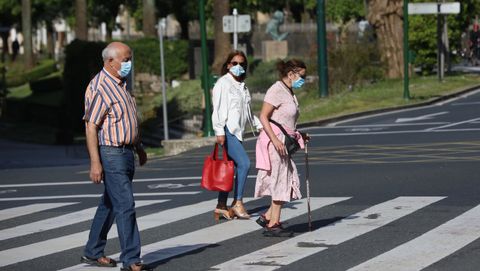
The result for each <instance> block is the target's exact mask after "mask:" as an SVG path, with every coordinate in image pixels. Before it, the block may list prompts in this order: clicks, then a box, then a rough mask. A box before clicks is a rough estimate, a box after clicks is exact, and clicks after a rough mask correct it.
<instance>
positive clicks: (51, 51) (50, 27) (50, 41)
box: [46, 21, 55, 58]
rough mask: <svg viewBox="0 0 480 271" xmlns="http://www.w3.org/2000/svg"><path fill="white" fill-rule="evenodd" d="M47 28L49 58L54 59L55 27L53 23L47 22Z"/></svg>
mask: <svg viewBox="0 0 480 271" xmlns="http://www.w3.org/2000/svg"><path fill="white" fill-rule="evenodd" d="M46 28H47V55H48V58H53V57H54V55H55V44H54V37H53V25H52V22H51V21H50V22H46Z"/></svg>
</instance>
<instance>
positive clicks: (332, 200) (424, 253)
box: [0, 196, 480, 271]
mask: <svg viewBox="0 0 480 271" xmlns="http://www.w3.org/2000/svg"><path fill="white" fill-rule="evenodd" d="M444 198H445V197H440V196H436V197H428V196H426V197H421V196H415V197H408V196H402V197H397V198H393V199H389V200H386V201H383V202H377V203H376V204H373V205H372V206H366V207H365V208H362V209H363V210H362V211H360V212H358V213H355V214H351V215H349V216H348V217H346V218H343V219H341V220H339V221H337V222H334V223H332V224H329V225H327V226H323V227H320V228H318V229H316V230H314V231H312V232H307V233H301V234H300V233H297V234H296V235H295V236H294V237H292V238H287V239H277V240H278V241H276V242H274V243H272V242H266V243H268V244H269V245H266V246H263V247H262V246H260V247H259V246H258V245H259V244H262V243H263V242H258V241H257V242H256V248H255V249H250V250H249V251H248V253H246V254H243V255H242V254H232V255H231V256H226V258H223V259H222V258H220V259H216V260H215V261H214V262H213V263H214V264H212V263H211V264H209V265H215V266H212V267H211V268H210V269H211V270H229V271H230V270H232V271H235V270H255V271H257V270H258V271H264V270H276V269H279V268H285V267H288V266H289V265H290V264H293V263H298V262H301V261H302V260H304V259H306V258H307V257H309V256H312V255H315V254H321V253H322V251H325V250H327V249H329V248H330V247H332V246H337V245H340V244H342V243H344V242H346V241H349V240H352V239H354V238H358V237H361V238H371V236H373V235H365V234H366V233H370V232H371V233H372V234H375V233H376V230H378V229H380V228H382V227H385V226H390V225H402V223H397V224H391V223H394V222H395V221H396V220H399V219H401V218H405V219H408V218H409V216H410V215H411V214H413V213H414V212H417V211H419V210H421V209H423V208H425V207H427V206H429V205H432V204H434V203H436V202H439V201H441V200H442V199H444ZM169 200H170V201H171V200H174V199H173V198H172V199H161V200H137V201H136V206H137V207H145V206H149V205H153V204H157V203H163V202H166V201H169ZM252 200H254V199H253V198H245V199H244V201H245V202H246V203H247V202H249V201H252ZM216 202H217V200H216V199H214V200H207V201H202V202H197V203H194V204H189V205H183V206H182V205H181V206H179V207H174V208H171V209H164V210H161V211H151V210H150V209H146V210H147V211H148V212H147V214H146V215H144V216H142V217H139V218H138V219H137V221H138V225H139V229H140V231H145V230H148V229H152V228H155V227H160V226H164V227H166V229H167V230H168V227H170V225H167V224H169V223H173V222H177V221H180V220H184V219H190V220H191V221H194V220H196V219H198V217H195V216H197V215H202V214H206V213H208V214H210V213H211V212H212V210H213V207H214V206H215V205H216ZM349 202H351V198H350V197H312V198H311V208H312V211H316V210H319V212H316V213H317V214H318V213H321V212H322V211H321V210H320V209H321V208H324V207H327V206H329V205H331V206H332V209H329V211H330V212H331V211H332V210H333V211H334V210H335V208H336V207H335V206H339V205H344V206H348V204H349ZM75 204H78V202H63V203H38V204H28V205H25V206H19V207H14V208H7V209H4V210H0V221H2V220H7V219H11V218H15V217H20V216H28V215H32V214H35V213H37V212H44V211H45V212H48V213H49V218H46V219H42V220H39V221H35V222H32V223H27V224H20V225H16V226H11V227H8V225H10V224H12V223H15V222H17V221H14V220H13V221H5V223H4V224H3V229H1V230H0V241H2V240H3V241H10V240H9V239H12V238H16V239H12V240H15V241H16V240H20V238H23V237H24V238H25V240H28V238H32V237H31V236H29V235H31V234H35V233H39V232H43V231H49V230H54V229H58V228H60V227H65V226H70V225H75V224H77V223H82V222H86V221H89V220H91V219H92V218H93V215H94V212H95V209H96V207H92V208H86V209H80V208H79V207H78V206H76V207H75V208H73V209H74V211H65V210H67V209H65V208H63V209H59V208H61V207H65V206H71V205H75ZM257 206H258V204H257ZM247 207H249V203H247ZM432 208H435V206H432ZM71 209H72V208H68V210H71ZM50 210H55V212H53V215H55V214H58V215H57V216H53V217H52V212H51V211H50ZM430 210H431V208H430ZM257 211H258V212H262V210H258V209H257ZM306 211H307V208H306V200H305V199H302V200H298V201H293V202H292V203H289V204H287V205H286V206H284V208H283V211H282V220H283V221H285V220H289V219H294V218H296V217H299V216H305V218H306ZM257 216H258V213H254V214H253V217H252V219H250V220H233V221H228V222H224V223H218V224H214V225H212V224H208V226H202V227H199V228H196V227H194V226H193V225H192V226H191V227H185V228H184V229H183V228H182V231H183V232H182V234H180V235H177V236H173V237H172V235H170V237H169V238H166V239H160V240H149V242H147V244H146V245H144V246H143V247H142V259H143V261H144V262H145V263H147V264H159V263H160V262H164V261H166V260H169V259H173V258H176V259H177V258H178V259H182V258H183V257H189V256H188V255H190V253H191V252H194V253H195V255H197V254H199V255H202V254H201V253H204V252H205V253H207V254H208V253H212V252H214V250H218V249H219V247H217V246H216V245H217V244H220V243H223V242H226V244H229V243H228V241H229V240H232V239H234V238H239V237H241V236H242V235H246V234H250V233H254V232H256V231H258V232H259V233H258V234H259V235H260V236H261V234H260V232H261V231H262V229H261V228H260V227H259V226H258V225H257V224H256V223H255V222H254V220H255V219H256V217H257ZM449 219H450V220H449V221H447V222H445V223H443V222H442V223H443V224H441V223H439V225H435V226H434V227H432V229H431V230H429V231H427V232H425V233H420V234H419V236H416V237H413V238H412V239H410V240H406V242H404V243H402V244H401V245H398V246H397V247H393V248H392V247H388V241H387V242H386V244H387V247H388V249H384V250H378V252H377V253H376V254H375V255H372V256H370V257H373V258H370V259H368V258H363V259H361V261H357V262H355V263H352V264H351V265H349V266H353V265H356V266H354V267H351V268H350V269H349V271H363V270H385V271H397V270H398V271H403V270H405V271H406V270H408V271H410V270H422V269H423V268H425V267H428V266H431V265H432V264H434V263H436V262H438V261H440V260H442V259H444V258H445V257H449V256H451V255H454V254H455V253H456V252H457V251H459V250H460V249H462V248H464V247H465V246H467V245H468V244H471V243H472V242H474V241H476V240H479V239H480V205H478V206H473V207H472V208H471V209H469V210H466V211H465V212H464V213H461V214H459V215H457V216H455V217H451V218H449ZM212 220H213V219H212ZM2 223H3V222H2ZM200 224H201V223H200ZM204 225H205V224H204ZM5 226H7V227H8V228H5ZM77 228H78V227H77ZM189 228H190V229H192V230H191V231H189V230H188V229H189ZM74 229H75V228H71V230H74ZM84 229H85V228H84ZM59 232H62V231H59ZM88 233H89V231H88V230H80V231H79V232H73V233H72V231H70V233H69V234H67V235H63V236H59V235H57V236H56V237H53V238H51V239H46V240H42V239H40V240H41V241H38V237H41V235H38V236H37V237H36V238H37V241H35V242H34V243H32V244H28V243H27V245H23V246H16V247H15V246H13V245H11V246H10V248H8V249H4V250H1V249H0V269H1V270H3V269H2V268H3V267H6V268H7V269H11V268H12V267H14V268H13V269H15V270H20V269H21V266H22V263H25V264H26V265H27V264H28V262H29V261H31V260H34V259H37V258H40V257H44V256H48V257H54V256H53V255H52V254H58V253H66V251H67V250H69V249H73V248H81V247H83V246H84V245H85V242H86V240H87V237H88ZM49 234H50V236H55V232H54V231H51V232H49ZM363 235H365V237H363ZM32 236H33V235H32ZM116 237H118V234H117V231H116V227H112V229H111V231H110V233H109V239H113V238H116ZM142 237H144V236H142ZM265 240H272V241H275V240H276V239H275V238H274V239H265ZM357 240H361V239H357ZM152 241H153V242H152ZM23 244H26V242H23ZM272 244H273V245H272ZM221 246H222V245H220V247H221ZM339 248H340V247H339ZM116 249H117V250H118V248H116ZM209 251H210V252H209ZM117 252H118V251H117ZM60 255H61V254H60ZM110 257H112V258H114V259H118V257H119V253H114V254H113V255H110ZM223 257H225V256H223ZM44 259H45V260H44ZM44 259H41V260H42V262H46V263H48V259H49V258H47V257H45V258H44ZM185 259H188V258H185ZM185 259H184V260H185ZM308 259H309V260H311V259H312V258H311V257H310V258H308ZM39 260H40V259H39ZM209 260H212V259H209ZM359 262H362V263H360V264H359ZM217 263H219V264H217ZM13 264H17V265H16V266H11V265H13ZM357 264H358V265H357ZM72 265H73V266H70V267H66V268H64V269H62V271H73V270H81V271H87V270H92V271H94V270H97V271H99V270H104V268H99V267H92V266H85V265H83V264H77V263H72ZM209 265H206V266H204V267H205V269H207V268H208V266H209ZM7 266H8V267H7ZM18 268H20V269H18ZM57 268H58V267H57ZM62 268H63V267H62ZM158 268H159V269H162V265H160V266H159V267H158ZM7 269H5V270H7ZM47 269H48V270H54V269H56V268H55V267H52V268H46V269H42V270H47Z"/></svg>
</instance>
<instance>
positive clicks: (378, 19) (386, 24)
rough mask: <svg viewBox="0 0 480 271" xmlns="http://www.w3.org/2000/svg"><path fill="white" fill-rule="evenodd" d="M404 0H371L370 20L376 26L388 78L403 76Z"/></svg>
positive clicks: (369, 5) (369, 6)
mask: <svg viewBox="0 0 480 271" xmlns="http://www.w3.org/2000/svg"><path fill="white" fill-rule="evenodd" d="M402 9H403V0H370V1H369V2H368V16H367V17H368V21H369V23H370V25H372V26H373V28H375V31H376V33H377V38H378V47H379V51H380V54H381V58H382V61H383V63H384V64H385V66H386V69H387V70H386V76H387V77H388V78H400V77H403V10H402Z"/></svg>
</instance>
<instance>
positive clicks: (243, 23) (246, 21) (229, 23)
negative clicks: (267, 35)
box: [223, 14, 252, 33]
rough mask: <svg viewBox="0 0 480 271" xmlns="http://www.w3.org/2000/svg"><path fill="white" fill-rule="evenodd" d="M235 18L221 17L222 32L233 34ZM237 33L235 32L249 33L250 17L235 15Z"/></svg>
mask: <svg viewBox="0 0 480 271" xmlns="http://www.w3.org/2000/svg"><path fill="white" fill-rule="evenodd" d="M234 17H235V16H223V32H225V33H233V32H234V31H235V29H234ZM236 17H237V31H236V32H250V30H251V29H252V27H251V20H250V15H248V14H247V15H237V16H236Z"/></svg>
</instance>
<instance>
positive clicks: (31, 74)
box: [6, 59, 57, 87]
mask: <svg viewBox="0 0 480 271" xmlns="http://www.w3.org/2000/svg"><path fill="white" fill-rule="evenodd" d="M56 70H57V66H56V63H55V61H54V60H52V59H47V60H44V61H42V62H40V63H39V64H38V65H37V66H35V67H34V68H33V69H31V70H28V71H20V72H19V71H18V70H17V71H12V72H11V73H9V72H8V71H7V75H6V81H7V87H17V86H21V85H23V84H25V83H28V82H29V81H32V80H37V79H39V78H41V77H44V76H47V75H49V74H51V73H53V72H55V71H56Z"/></svg>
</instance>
